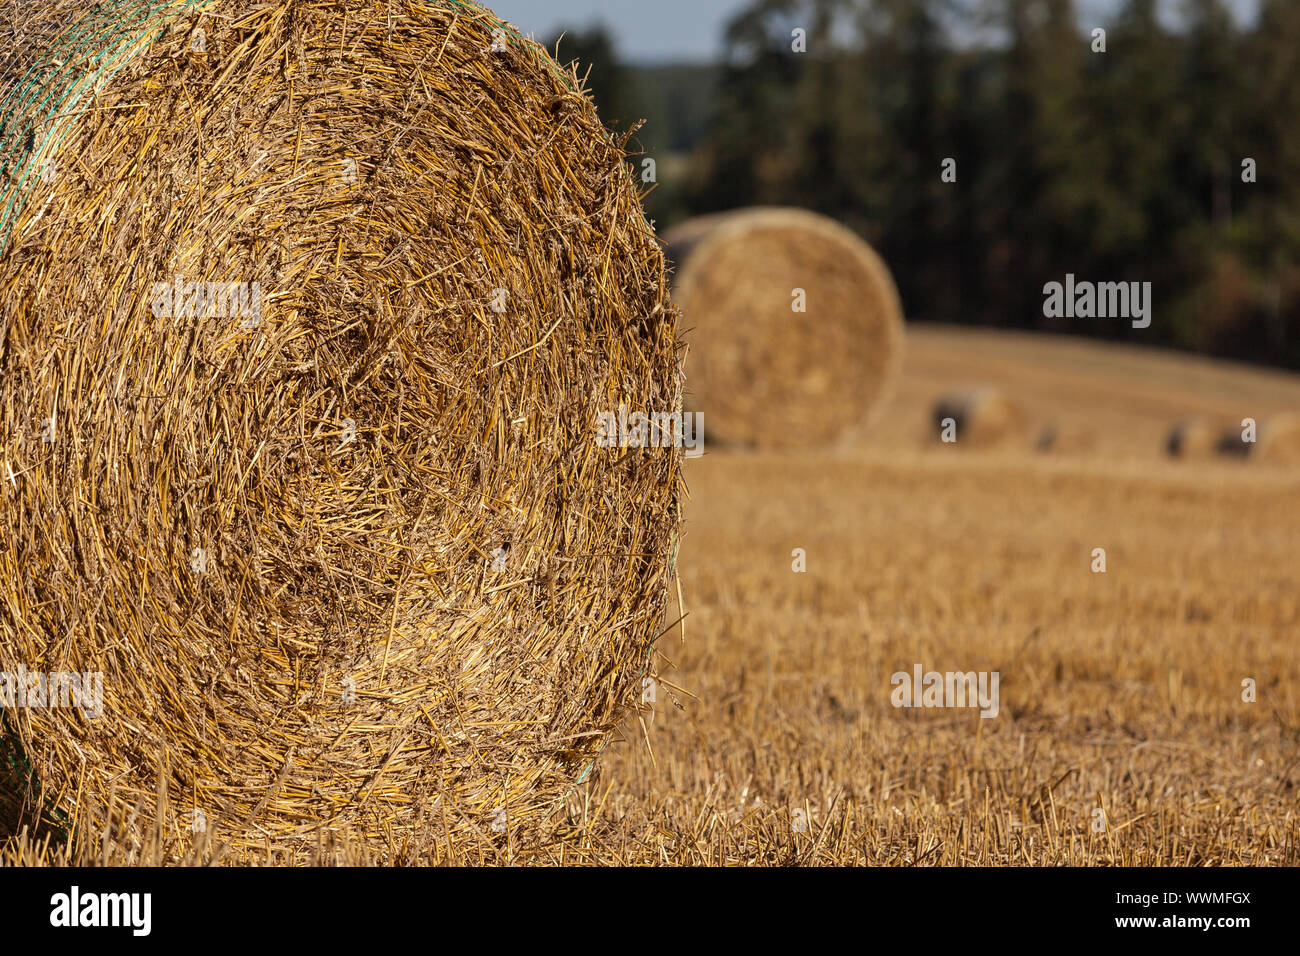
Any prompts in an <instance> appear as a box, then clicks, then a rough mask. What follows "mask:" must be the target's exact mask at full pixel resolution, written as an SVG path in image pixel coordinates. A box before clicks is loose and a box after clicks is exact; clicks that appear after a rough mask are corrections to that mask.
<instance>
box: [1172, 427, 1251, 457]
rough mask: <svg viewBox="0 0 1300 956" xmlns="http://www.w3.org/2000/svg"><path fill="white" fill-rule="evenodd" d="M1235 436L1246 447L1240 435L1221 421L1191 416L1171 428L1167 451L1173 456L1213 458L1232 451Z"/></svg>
mask: <svg viewBox="0 0 1300 956" xmlns="http://www.w3.org/2000/svg"><path fill="white" fill-rule="evenodd" d="M1234 437H1236V438H1237V439H1238V440H1237V444H1238V445H1242V446H1243V447H1244V445H1243V443H1242V442H1241V441H1240V440H1239V436H1236V435H1234V433H1233V432H1232V430H1231V429H1230V428H1226V427H1225V426H1224V425H1223V424H1222V423H1221V422H1214V421H1210V420H1208V419H1205V418H1189V419H1185V420H1183V421H1181V422H1179V423H1178V424H1176V425H1175V426H1174V427H1173V428H1172V429H1171V430H1170V432H1169V437H1168V438H1167V439H1166V440H1165V451H1166V452H1167V453H1168V454H1169V455H1170V456H1171V457H1173V458H1185V459H1189V460H1198V459H1206V458H1213V457H1214V456H1215V455H1218V454H1230V453H1232V451H1233V450H1234V449H1233V448H1232V440H1233V438H1234Z"/></svg>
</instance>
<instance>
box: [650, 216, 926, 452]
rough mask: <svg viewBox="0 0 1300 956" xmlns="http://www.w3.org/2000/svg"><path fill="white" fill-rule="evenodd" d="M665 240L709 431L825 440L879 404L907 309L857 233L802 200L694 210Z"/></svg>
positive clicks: (746, 438)
mask: <svg viewBox="0 0 1300 956" xmlns="http://www.w3.org/2000/svg"><path fill="white" fill-rule="evenodd" d="M665 241H666V242H667V247H668V255H669V258H670V260H672V262H673V263H674V264H675V268H676V274H675V277H674V285H673V293H674V296H675V298H676V300H677V302H678V304H679V305H680V306H681V309H682V328H683V329H684V330H685V332H684V337H685V339H686V341H687V342H688V344H689V352H688V354H687V358H686V379H687V390H688V396H687V401H688V403H690V405H691V407H692V408H695V409H698V410H699V411H701V412H702V413H703V414H704V416H705V424H706V427H707V430H708V434H709V435H710V438H711V439H718V438H720V439H722V440H723V441H728V442H735V443H737V444H745V445H751V446H755V447H760V448H782V447H784V448H794V447H811V446H817V445H824V444H828V443H831V442H833V441H835V440H837V439H839V438H841V437H842V436H844V435H845V434H846V433H848V432H849V431H851V430H853V429H855V428H858V427H861V426H863V425H865V424H866V423H867V422H868V421H869V419H870V417H871V415H872V414H873V413H874V412H875V411H877V410H878V409H879V407H880V406H881V404H882V403H883V401H884V399H885V398H886V397H887V395H888V394H889V392H890V391H891V389H892V388H893V385H894V382H895V379H896V378H897V375H898V371H899V368H900V366H901V362H902V344H903V310H902V305H901V303H900V302H899V298H898V290H897V289H896V288H895V286H894V281H893V278H892V277H891V276H890V274H889V270H888V268H887V267H886V266H885V264H884V263H883V262H882V261H881V260H880V257H879V256H878V255H876V253H875V252H874V251H873V250H872V249H871V247H870V246H868V245H867V244H866V243H865V242H863V241H862V239H860V238H859V237H858V236H857V235H855V234H854V233H853V232H851V231H850V230H848V229H846V228H845V227H843V226H841V225H840V224H839V223H836V222H835V221H833V220H831V219H828V218H826V217H825V216H821V215H818V214H816V213H812V212H808V211H806V210H802V209H784V208H755V209H745V210H740V211H737V212H730V213H720V214H717V215H713V216H705V217H701V218H699V219H694V220H690V221H688V222H686V223H684V224H682V225H680V226H678V227H676V228H674V229H672V230H671V231H669V233H668V234H667V235H666V236H665ZM795 290H802V291H803V295H804V297H805V300H806V311H800V312H797V311H794V307H795V305H796V299H795V295H796V293H795Z"/></svg>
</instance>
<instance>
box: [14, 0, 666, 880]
mask: <svg viewBox="0 0 1300 956" xmlns="http://www.w3.org/2000/svg"><path fill="white" fill-rule="evenodd" d="M0 12H2V14H3V15H0V29H3V31H4V33H3V39H2V40H0V84H2V86H0V104H2V105H0V122H2V123H3V126H2V128H0V156H2V157H3V161H4V165H3V170H2V171H0V189H2V190H3V207H0V208H3V210H4V217H5V218H4V220H3V226H2V227H0V234H2V235H3V241H4V248H3V254H2V256H0V282H2V283H3V309H4V313H3V325H2V326H0V389H2V391H0V582H3V583H2V584H0V670H5V671H14V670H15V669H16V668H18V667H20V666H21V667H24V668H26V669H27V670H28V671H29V672H45V673H53V672H78V673H91V672H99V673H102V674H103V702H102V714H101V716H99V717H97V718H92V717H88V716H85V715H83V714H82V713H81V712H79V711H78V710H77V709H75V708H67V707H62V708H54V707H48V706H47V707H38V706H27V707H16V706H8V707H5V708H3V709H2V710H0V714H3V716H4V727H3V733H2V734H0V738H2V739H3V741H4V743H3V745H2V746H0V773H2V774H3V782H0V804H2V806H0V817H2V818H3V820H0V822H3V823H4V824H5V825H8V826H14V825H17V824H18V823H22V822H32V821H34V820H36V819H38V818H39V819H42V820H44V821H45V823H46V824H47V825H49V826H53V827H56V828H59V829H61V830H64V831H70V830H76V829H80V830H82V831H83V832H85V831H89V832H95V831H97V830H102V829H104V828H105V827H108V826H114V827H118V828H119V829H121V830H123V831H125V832H126V835H127V836H128V837H130V835H131V834H132V833H135V832H138V831H142V830H143V829H144V828H145V827H146V826H148V827H152V828H155V829H156V830H158V831H160V832H161V833H162V835H163V838H164V842H167V841H172V842H174V843H175V845H176V846H183V845H184V844H185V843H186V842H188V841H190V840H192V839H193V831H194V830H196V829H198V828H197V827H196V826H195V825H194V821H196V820H199V819H201V820H202V821H203V823H204V825H205V827H206V832H207V833H208V837H209V838H216V839H218V840H220V841H224V842H226V843H228V844H229V845H231V846H233V847H244V846H246V847H256V848H261V849H264V850H268V851H270V852H273V853H275V854H282V855H284V856H286V857H292V856H293V854H295V853H296V852H298V851H299V850H300V849H301V850H305V849H306V848H309V847H312V846H315V845H316V844H317V843H319V841H320V840H321V839H322V838H323V837H322V835H323V834H325V835H338V836H340V837H343V838H346V839H347V840H349V841H351V842H352V843H354V844H360V845H363V846H366V847H370V848H372V849H373V850H375V851H376V852H378V853H381V854H384V855H385V856H386V857H387V858H389V859H401V858H402V857H403V855H404V854H408V855H409V852H410V851H409V848H410V847H411V846H413V845H415V843H416V842H417V837H418V839H419V840H428V839H435V840H441V839H446V840H457V839H464V840H470V839H474V840H491V841H496V842H499V843H502V844H503V845H504V844H505V843H507V842H508V843H509V845H510V846H514V847H519V848H521V850H525V851H526V849H527V847H529V846H530V845H536V844H537V843H538V841H539V840H541V839H543V837H544V835H545V830H546V826H547V825H548V823H547V821H548V820H550V819H551V818H552V817H553V815H554V812H555V810H556V807H557V805H558V804H557V802H558V801H560V799H561V798H562V797H563V796H564V794H565V793H566V792H567V791H568V790H569V789H570V788H571V787H572V785H573V783H574V780H575V778H576V777H577V776H578V775H579V774H580V773H582V772H585V771H584V768H587V767H589V765H590V761H591V759H592V757H593V755H594V754H596V753H597V752H598V750H599V749H600V748H601V746H602V744H603V742H604V741H605V740H606V739H607V737H608V735H609V734H610V732H611V730H612V728H614V726H615V725H616V723H617V722H618V721H619V720H620V718H621V716H622V715H623V714H625V713H626V712H627V711H628V709H629V708H630V707H634V706H636V705H637V702H638V701H639V696H638V695H639V692H640V687H641V679H642V676H643V675H644V674H646V673H649V672H650V671H652V670H653V669H654V660H653V658H652V655H651V651H650V649H651V647H652V644H653V641H654V639H655V637H656V636H657V635H658V633H659V631H660V628H661V625H662V623H663V622H662V617H663V613H664V603H665V596H666V589H667V585H668V581H669V576H670V573H671V567H672V564H673V561H674V557H675V548H676V527H677V501H678V494H679V486H680V480H679V467H680V453H679V452H678V451H677V450H674V449H649V448H647V449H610V448H602V447H598V445H597V443H596V440H595V435H596V421H597V415H598V414H599V413H600V412H603V411H606V410H611V409H617V408H618V407H619V405H620V403H625V404H627V405H628V406H630V407H632V408H635V409H644V410H647V411H651V410H653V411H666V412H671V411H674V410H676V409H678V408H680V402H681V392H680V382H679V376H678V372H677V369H678V354H677V351H678V345H677V341H676V330H675V325H676V316H675V314H674V312H673V310H672V309H671V307H670V306H669V298H668V291H667V283H666V278H665V276H666V273H665V268H664V258H663V253H662V251H661V249H660V247H659V245H658V244H657V242H656V240H655V239H654V237H653V235H652V233H651V230H650V228H649V226H648V225H647V224H646V222H645V220H644V218H643V216H642V213H641V210H640V206H639V202H638V196H637V193H636V189H635V187H634V185H633V183H632V181H631V179H630V177H629V175H628V173H627V167H626V166H625V154H624V150H623V148H622V147H623V144H622V143H621V142H617V141H611V138H610V137H609V135H608V134H607V133H606V131H605V130H604V128H603V127H602V126H601V124H600V122H599V120H598V118H597V117H596V115H595V112H594V108H593V107H592V105H591V103H590V101H589V100H588V99H587V97H586V96H585V95H583V94H582V93H581V92H580V91H577V90H576V87H577V81H576V78H575V77H574V76H572V75H567V74H565V73H564V72H563V71H562V70H561V69H560V68H559V67H558V66H557V65H556V64H555V63H554V62H553V61H551V60H550V58H549V57H548V56H547V55H546V53H545V51H543V50H541V49H540V48H539V47H537V46H536V45H535V44H532V43H530V42H527V41H524V40H523V39H521V38H520V37H518V35H517V34H515V33H514V32H513V31H512V30H509V29H508V28H506V27H504V25H503V24H502V23H501V22H500V21H499V20H497V19H496V18H495V17H494V16H492V15H491V14H489V13H487V12H486V11H484V10H482V9H481V8H479V7H477V6H475V5H473V4H462V3H457V2H453V0H443V2H403V3H387V2H378V0H369V2H363V0H346V2H344V0H330V2H315V0H295V2H264V3H252V4H249V3H243V2H239V3H236V2H233V0H232V2H201V3H192V2H154V3H129V2H121V3H116V4H109V3H88V2H80V0H77V2H74V0H60V2H34V0H20V2H16V0H7V2H3V3H0ZM113 806H122V807H126V808H130V809H131V811H132V813H131V814H130V815H129V817H126V816H124V818H123V819H121V820H118V819H117V818H116V817H114V819H113V820H110V819H109V818H110V816H113V812H112V811H111V808H112V807H113ZM163 808H166V809H165V812H164V809H163ZM430 834H432V835H433V836H432V837H430ZM168 845H171V844H170V843H169V844H168Z"/></svg>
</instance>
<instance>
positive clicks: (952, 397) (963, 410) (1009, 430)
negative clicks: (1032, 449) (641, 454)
mask: <svg viewBox="0 0 1300 956" xmlns="http://www.w3.org/2000/svg"><path fill="white" fill-rule="evenodd" d="M931 419H932V422H933V424H934V428H935V436H936V437H938V438H942V435H943V429H944V428H945V427H946V423H947V420H948V419H952V421H953V423H954V424H955V426H956V438H957V440H956V442H955V444H957V445H959V446H960V445H965V446H969V447H972V448H987V447H992V446H994V445H1000V444H1004V443H1006V442H1010V441H1020V440H1027V436H1028V428H1029V424H1028V421H1027V420H1026V418H1025V414H1024V412H1023V410H1022V409H1021V408H1020V406H1019V405H1018V404H1017V403H1016V402H1015V401H1013V400H1012V399H1010V398H1009V397H1007V395H1006V394H1005V393H1004V392H1003V391H1002V390H1001V389H998V388H993V387H991V386H990V387H985V388H979V389H972V390H968V391H957V392H949V393H947V394H945V395H942V396H940V397H939V399H938V401H936V402H935V403H934V408H933V411H932V413H931ZM1046 437H1047V436H1046V435H1040V436H1039V438H1038V447H1039V449H1040V450H1048V449H1050V448H1051V447H1052V444H1053V442H1054V440H1055V434H1054V432H1053V433H1052V434H1051V440H1049V441H1047V443H1046V446H1044V440H1045V438H1046Z"/></svg>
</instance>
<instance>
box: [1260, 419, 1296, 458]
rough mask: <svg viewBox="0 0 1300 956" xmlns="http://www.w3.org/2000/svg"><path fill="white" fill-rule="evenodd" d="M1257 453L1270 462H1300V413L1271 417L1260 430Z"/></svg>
mask: <svg viewBox="0 0 1300 956" xmlns="http://www.w3.org/2000/svg"><path fill="white" fill-rule="evenodd" d="M1255 454H1256V456H1257V457H1258V458H1259V459H1260V460H1261V461H1266V462H1269V463H1270V464H1278V465H1295V464H1300V413H1297V412H1288V413H1286V414H1283V415H1277V416H1275V417H1274V418H1271V419H1269V421H1268V422H1267V423H1266V424H1265V425H1264V427H1263V428H1262V429H1261V430H1260V435H1259V447H1258V448H1257V449H1256V452H1255Z"/></svg>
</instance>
